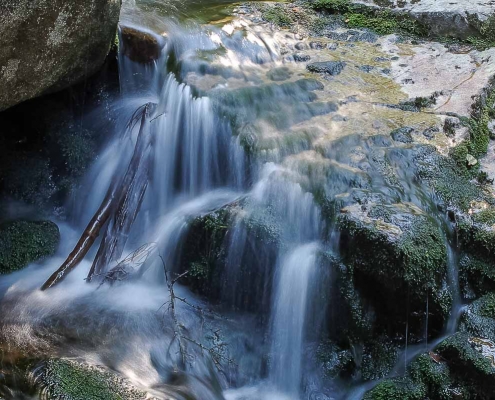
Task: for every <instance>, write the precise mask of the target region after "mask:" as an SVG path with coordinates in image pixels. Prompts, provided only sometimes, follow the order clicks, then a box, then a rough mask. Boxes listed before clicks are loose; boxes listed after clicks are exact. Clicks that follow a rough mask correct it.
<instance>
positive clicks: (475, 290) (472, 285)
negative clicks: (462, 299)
mask: <svg viewBox="0 0 495 400" xmlns="http://www.w3.org/2000/svg"><path fill="white" fill-rule="evenodd" d="M459 278H460V284H461V287H462V289H463V292H464V294H465V296H466V297H472V295H473V294H474V296H482V295H484V294H486V293H488V292H490V291H492V290H495V265H494V263H493V260H488V261H485V260H484V259H482V258H479V257H476V256H474V255H471V254H464V255H463V256H462V257H461V258H460V260H459Z"/></svg>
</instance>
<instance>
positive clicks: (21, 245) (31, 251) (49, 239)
mask: <svg viewBox="0 0 495 400" xmlns="http://www.w3.org/2000/svg"><path fill="white" fill-rule="evenodd" d="M59 241H60V232H59V229H58V226H57V225H56V224H54V223H53V222H51V221H14V222H8V223H5V224H3V225H0V274H6V273H9V272H13V271H16V270H19V269H21V268H23V267H25V266H26V265H28V264H29V263H31V262H33V261H37V260H40V259H43V258H46V257H49V256H51V255H53V254H54V253H55V251H56V250H57V247H58V243H59Z"/></svg>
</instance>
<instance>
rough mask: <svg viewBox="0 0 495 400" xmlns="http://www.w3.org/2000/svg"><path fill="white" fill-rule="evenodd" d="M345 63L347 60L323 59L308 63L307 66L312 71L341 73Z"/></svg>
mask: <svg viewBox="0 0 495 400" xmlns="http://www.w3.org/2000/svg"><path fill="white" fill-rule="evenodd" d="M345 65H346V64H345V62H343V61H322V62H314V63H311V64H308V65H307V66H306V68H307V70H308V71H310V72H317V73H324V74H329V75H339V74H340V73H341V72H342V70H343V69H344V67H345Z"/></svg>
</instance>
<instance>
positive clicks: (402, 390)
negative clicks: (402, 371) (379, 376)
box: [363, 378, 426, 400]
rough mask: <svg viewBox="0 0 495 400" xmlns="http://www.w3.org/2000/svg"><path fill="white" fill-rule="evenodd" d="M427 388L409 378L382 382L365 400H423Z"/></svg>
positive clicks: (368, 393) (366, 395) (365, 396)
mask: <svg viewBox="0 0 495 400" xmlns="http://www.w3.org/2000/svg"><path fill="white" fill-rule="evenodd" d="M425 396H426V387H425V386H424V385H422V384H418V383H415V382H413V381H412V380H411V379H409V378H394V379H386V380H383V381H381V382H380V383H379V384H378V385H376V386H375V387H374V388H373V389H371V390H370V391H369V392H367V393H366V394H365V395H364V397H363V400H423V399H424V398H425Z"/></svg>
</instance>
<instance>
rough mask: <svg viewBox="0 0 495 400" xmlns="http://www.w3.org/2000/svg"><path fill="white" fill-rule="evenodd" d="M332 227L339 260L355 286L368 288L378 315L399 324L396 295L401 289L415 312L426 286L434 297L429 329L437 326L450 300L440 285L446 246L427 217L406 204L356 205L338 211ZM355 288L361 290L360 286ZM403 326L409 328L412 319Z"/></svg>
mask: <svg viewBox="0 0 495 400" xmlns="http://www.w3.org/2000/svg"><path fill="white" fill-rule="evenodd" d="M338 226H339V228H340V231H341V242H340V251H341V254H342V255H343V257H344V262H346V263H349V265H352V266H353V268H354V277H355V279H356V280H357V281H358V282H362V283H364V282H366V285H367V286H366V287H374V290H373V291H372V292H370V294H369V295H370V297H368V298H367V300H368V301H369V302H371V304H375V307H377V308H379V309H380V312H379V314H380V315H387V316H388V317H389V318H390V316H391V315H394V318H396V320H394V321H395V322H397V323H398V322H399V321H400V320H403V318H404V317H402V316H401V315H400V313H401V312H402V311H403V309H404V308H403V307H402V306H405V305H404V301H405V300H404V298H403V296H402V295H403V293H404V292H403V290H406V289H405V288H406V287H407V290H408V293H409V297H408V299H409V300H408V302H409V303H408V304H409V306H410V307H411V308H410V310H413V309H414V310H418V312H419V313H421V312H422V311H421V310H423V308H422V307H423V306H424V305H425V301H426V300H425V297H424V295H425V288H426V287H429V288H431V291H430V290H429V289H428V291H429V293H430V294H431V293H434V295H433V296H432V297H430V312H431V313H432V315H434V317H431V319H430V324H431V325H430V327H433V325H435V326H436V328H432V329H439V328H441V326H442V323H443V322H442V321H443V320H444V319H445V318H446V316H447V315H448V313H449V305H450V301H451V297H450V293H449V292H448V290H447V289H446V288H445V285H444V282H445V277H446V262H447V258H446V257H447V253H446V246H445V243H444V240H443V238H442V233H441V231H440V229H439V227H438V225H437V224H436V222H435V221H434V220H433V219H432V218H431V217H429V216H427V215H426V214H425V213H424V212H423V211H422V210H420V209H419V208H417V207H416V206H414V205H412V204H409V203H403V204H392V205H384V204H374V203H368V204H365V203H363V202H361V204H359V203H358V204H354V205H351V206H347V207H345V208H343V209H342V210H341V214H340V215H339V216H338ZM426 248H427V249H428V251H427V252H425V251H424V249H426ZM371 282H373V283H371ZM378 288H379V289H378ZM358 289H360V290H364V291H366V289H365V287H362V286H359V287H358ZM382 296H383V297H382ZM380 299H381V300H380ZM385 310H386V311H385ZM433 310H434V311H433ZM434 321H435V322H434ZM395 322H394V323H395ZM394 323H392V322H391V321H390V322H389V324H390V325H393V324H394ZM409 323H410V327H411V331H412V330H414V329H413V328H412V327H413V325H414V324H413V322H412V320H410V321H409Z"/></svg>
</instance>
